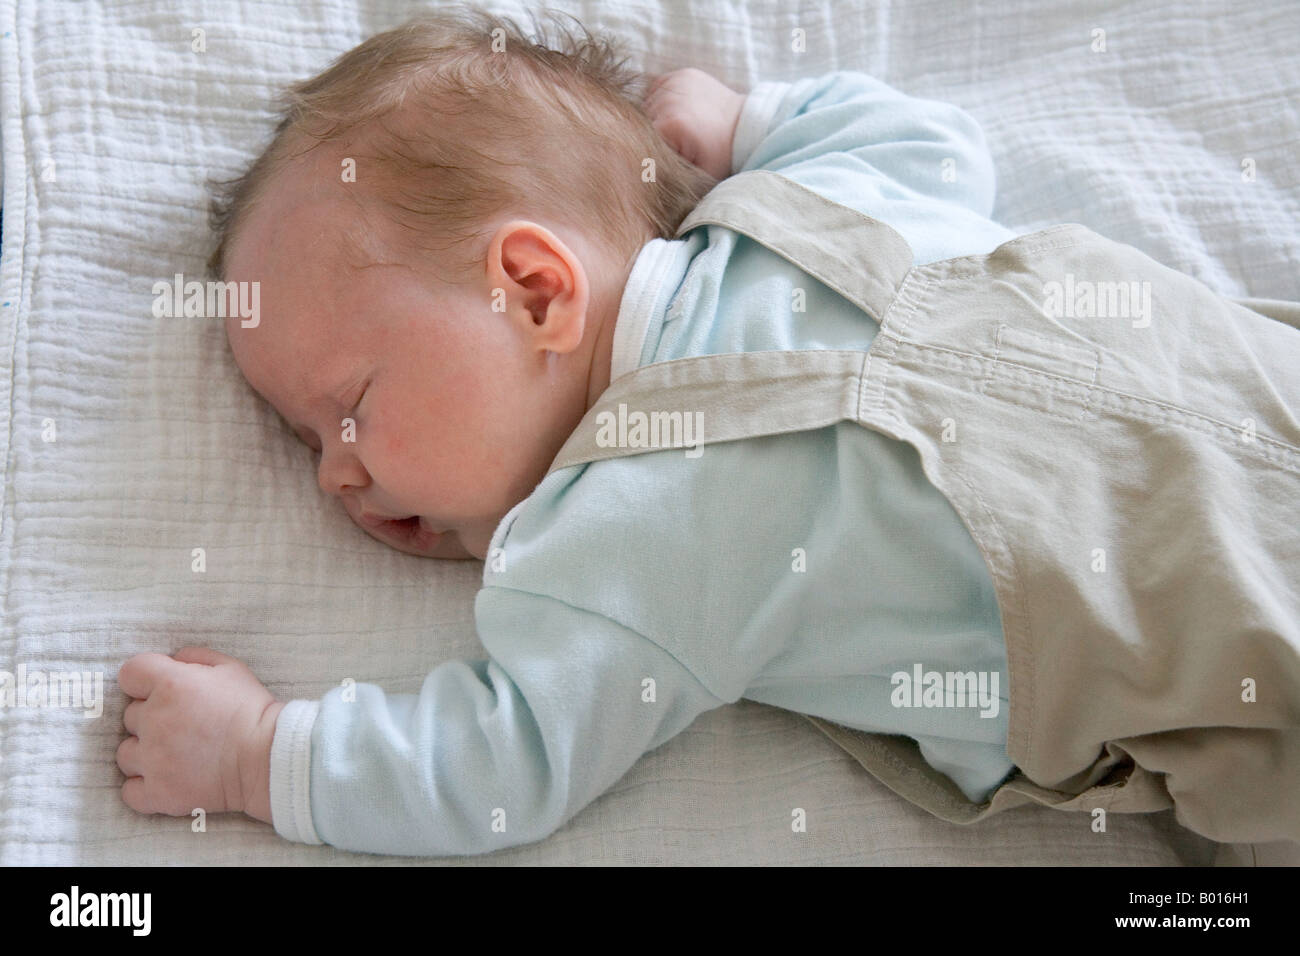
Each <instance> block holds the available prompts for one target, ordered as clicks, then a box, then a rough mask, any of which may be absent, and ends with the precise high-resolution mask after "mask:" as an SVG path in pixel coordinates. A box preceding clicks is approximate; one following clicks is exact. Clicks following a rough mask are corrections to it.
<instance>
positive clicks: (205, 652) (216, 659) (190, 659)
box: [172, 647, 243, 667]
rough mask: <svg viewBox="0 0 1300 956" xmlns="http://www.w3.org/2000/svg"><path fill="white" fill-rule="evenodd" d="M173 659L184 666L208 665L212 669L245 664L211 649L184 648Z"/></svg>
mask: <svg viewBox="0 0 1300 956" xmlns="http://www.w3.org/2000/svg"><path fill="white" fill-rule="evenodd" d="M172 657H173V658H175V659H176V660H178V661H180V662H182V663H184V664H207V665H208V666H210V667H216V666H217V665H218V664H242V663H243V661H240V660H238V659H236V658H234V657H230V656H228V655H226V654H222V653H221V652H220V651H214V650H213V649H212V648H210V647H182V648H181V649H180V650H179V651H177V652H176V653H175V654H173V655H172Z"/></svg>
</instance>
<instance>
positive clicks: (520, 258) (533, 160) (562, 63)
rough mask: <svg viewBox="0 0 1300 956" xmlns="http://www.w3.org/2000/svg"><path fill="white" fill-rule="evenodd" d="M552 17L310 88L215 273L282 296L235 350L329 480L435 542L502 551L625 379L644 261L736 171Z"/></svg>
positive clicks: (433, 547)
mask: <svg viewBox="0 0 1300 956" xmlns="http://www.w3.org/2000/svg"><path fill="white" fill-rule="evenodd" d="M533 28H534V32H535V33H537V34H538V37H539V42H537V43H534V42H532V41H531V40H530V39H529V37H528V36H527V35H526V34H525V33H524V31H523V30H522V29H521V28H520V27H519V26H517V25H516V24H515V23H513V22H512V21H509V20H504V19H500V18H497V17H493V16H491V15H489V14H486V13H483V12H481V11H477V10H471V9H466V10H458V11H454V12H445V11H444V12H439V13H437V14H434V15H432V16H428V17H425V18H422V19H420V20H417V21H415V22H413V23H410V24H408V25H406V26H404V27H401V28H399V29H397V30H393V31H391V32H388V33H384V34H381V35H379V36H376V37H373V38H371V39H370V40H368V41H366V42H365V43H363V44H362V45H361V46H359V47H357V48H356V49H354V50H352V51H350V52H349V53H347V54H345V55H344V56H342V57H341V58H340V59H338V60H337V61H336V62H335V63H334V64H333V65H332V66H331V67H330V68H329V69H328V70H326V71H325V72H324V73H322V74H321V75H319V76H317V77H314V78H312V79H310V80H307V81H305V82H303V83H299V84H297V85H296V86H294V87H292V88H291V89H290V90H289V92H288V94H287V98H286V99H287V105H286V109H285V112H284V118H283V121H282V122H281V123H280V125H279V128H278V129H277V132H276V135H275V138H274V139H273V141H272V142H271V144H270V146H269V147H268V148H267V149H266V151H265V152H264V153H263V154H262V155H261V156H260V157H259V158H258V159H257V160H256V161H255V162H254V163H253V164H252V166H251V167H250V168H249V170H248V171H247V172H246V173H245V174H244V175H243V176H242V177H240V178H239V179H237V180H234V181H232V182H230V183H227V184H225V188H224V189H223V193H222V195H221V197H220V198H219V199H218V200H217V201H216V202H215V203H214V208H213V225H214V228H215V229H216V230H217V232H218V234H219V244H218V246H217V249H216V251H215V252H214V253H213V255H212V257H211V259H210V260H209V271H210V272H211V274H212V275H213V276H215V277H216V278H219V279H222V280H224V281H227V282H245V281H248V282H252V281H256V282H259V283H260V290H259V291H260V302H259V306H260V309H259V311H260V322H259V323H258V324H257V325H256V326H254V327H251V328H244V327H243V326H242V324H241V322H240V321H239V319H238V317H235V318H232V319H230V320H228V321H227V325H226V329H227V334H228V337H229V340H230V346H231V350H232V351H233V353H234V356H235V361H236V362H237V363H238V364H239V367H240V369H241V370H242V371H243V373H244V376H245V377H246V378H247V380H248V382H249V383H250V384H251V385H252V387H253V388H254V389H256V390H257V391H258V392H259V393H260V394H261V395H262V396H263V397H264V398H266V399H267V400H268V401H269V402H270V403H271V404H272V405H273V406H274V407H275V408H276V409H277V411H279V412H280V414H281V415H282V416H283V417H284V418H285V420H286V421H287V422H288V423H289V424H290V426H291V427H292V428H293V429H294V431H295V432H296V433H297V434H298V436H299V437H300V438H301V439H302V440H303V441H304V442H306V443H307V444H309V445H310V446H312V447H313V448H314V449H316V450H317V451H318V452H319V453H320V461H319V469H318V470H319V479H320V486H321V488H322V489H323V490H324V491H325V492H327V493H329V494H331V495H337V496H339V497H340V498H341V499H342V502H343V504H344V507H345V508H346V509H347V512H348V514H349V515H350V516H351V517H352V519H353V520H354V521H356V522H357V523H358V524H359V525H361V526H362V527H363V528H365V529H366V531H368V532H369V533H370V534H372V535H373V536H375V537H376V538H378V539H379V540H381V541H383V542H385V543H386V544H389V545H391V546H393V547H395V548H398V549H399V550H402V551H406V552H409V553H413V554H420V555H426V556H431V557H450V558H464V557H477V558H483V557H484V556H485V554H486V551H487V548H488V545H489V542H490V540H491V536H492V533H493V531H494V530H495V529H496V526H497V524H499V523H500V521H501V519H502V518H503V517H504V516H505V514H506V512H507V511H509V510H510V509H511V508H512V507H514V505H516V504H517V503H518V502H520V501H521V500H523V499H524V498H525V497H527V496H528V495H529V494H530V493H531V492H532V490H533V489H534V488H535V487H536V485H537V483H538V482H539V481H541V479H542V478H543V477H544V475H545V473H546V470H547V468H548V467H549V465H550V463H551V461H552V460H553V459H554V457H555V454H556V453H557V452H558V451H559V449H560V446H561V445H562V444H563V443H564V441H565V439H566V438H567V437H568V436H569V434H570V433H571V432H572V431H573V430H574V429H575V428H576V427H577V425H578V423H579V422H580V421H581V419H582V416H583V415H584V414H585V412H586V410H587V409H588V407H590V405H591V404H592V403H593V402H594V401H595V399H596V398H597V397H598V396H599V395H600V393H601V392H602V391H603V390H604V388H605V387H606V385H607V384H608V382H609V370H610V354H611V353H610V347H611V344H612V340H613V334H614V322H615V318H616V316H617V313H618V308H619V305H620V302H621V297H622V292H623V287H624V285H625V284H626V281H627V277H628V273H629V272H630V270H631V266H632V263H633V261H634V260H635V258H636V255H637V253H638V251H639V250H640V248H641V247H642V246H643V245H644V244H645V243H646V242H647V241H649V240H650V239H651V238H654V237H663V238H671V237H672V235H673V232H674V230H675V229H676V227H677V225H678V224H679V223H680V222H681V220H682V219H683V218H684V217H685V216H686V214H687V213H688V212H689V211H690V210H691V208H692V207H693V206H694V205H695V204H696V203H697V202H698V201H699V199H700V197H701V196H702V195H703V194H704V193H705V192H706V191H707V190H708V189H709V188H710V187H711V186H712V185H713V182H714V180H713V179H711V178H710V177H709V176H708V175H707V174H705V173H703V172H702V171H701V170H699V169H697V168H696V167H694V166H692V165H690V164H689V163H687V162H686V161H685V160H683V159H681V158H680V157H679V156H677V154H676V153H674V152H673V150H672V149H671V148H670V147H669V146H668V144H667V143H666V142H665V141H664V140H663V139H662V138H661V137H660V136H659V135H658V133H656V131H655V130H654V128H653V126H652V125H651V122H650V120H649V118H648V117H647V116H646V115H645V113H644V111H643V110H642V109H641V107H640V105H639V104H640V89H641V84H642V83H643V82H644V79H645V77H644V76H643V75H641V74H639V73H636V72H634V71H632V70H629V69H626V68H625V67H624V66H623V60H622V59H620V58H618V56H617V54H618V50H617V47H616V46H614V45H613V44H612V43H611V42H610V41H608V40H607V39H604V38H599V37H595V38H593V37H592V36H591V35H590V34H589V33H587V32H586V31H585V30H583V29H582V28H581V27H580V26H579V27H578V28H577V29H576V31H570V30H567V29H565V28H564V27H563V26H560V27H559V31H558V32H559V36H558V38H556V39H555V40H552V39H549V38H547V37H546V36H545V33H544V30H543V29H542V28H541V27H540V26H539V24H538V22H537V21H536V19H534V22H533ZM649 160H652V161H653V165H651V164H650V163H649V162H647V161H649ZM646 169H652V170H653V176H652V177H651V176H644V177H643V172H644V171H645V170H646ZM647 180H650V181H647Z"/></svg>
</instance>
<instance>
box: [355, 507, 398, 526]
mask: <svg viewBox="0 0 1300 956" xmlns="http://www.w3.org/2000/svg"><path fill="white" fill-rule="evenodd" d="M357 520H358V521H360V522H361V523H362V524H363V525H365V526H366V527H367V528H378V527H379V526H380V525H383V524H385V523H386V522H389V521H399V520H401V519H399V518H389V517H386V516H384V515H373V514H371V513H370V512H368V511H363V512H361V514H359V515H357Z"/></svg>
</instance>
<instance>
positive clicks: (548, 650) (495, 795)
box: [310, 587, 727, 856]
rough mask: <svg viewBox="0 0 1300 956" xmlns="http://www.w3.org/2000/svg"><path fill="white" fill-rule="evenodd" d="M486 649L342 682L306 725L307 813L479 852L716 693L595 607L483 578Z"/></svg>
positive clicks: (338, 831) (436, 850) (591, 790)
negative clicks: (350, 694)
mask: <svg viewBox="0 0 1300 956" xmlns="http://www.w3.org/2000/svg"><path fill="white" fill-rule="evenodd" d="M475 616H476V621H477V624H478V631H479V633H480V635H482V636H483V641H484V646H485V647H486V648H487V650H488V653H489V654H490V655H491V657H490V659H489V660H486V661H448V662H446V663H444V664H442V665H440V666H438V667H437V668H435V669H434V670H433V671H432V672H431V673H430V674H429V675H428V676H427V677H426V678H425V681H424V685H423V686H422V688H421V689H420V692H419V694H385V693H384V692H383V691H382V690H380V689H379V688H378V687H375V686H374V685H370V684H358V685H356V686H355V688H354V689H355V692H356V693H355V696H356V699H355V700H354V701H348V700H345V699H344V695H343V691H342V689H337V690H334V691H332V692H330V693H329V694H327V695H326V696H325V698H324V699H323V700H322V701H321V704H320V710H319V713H318V715H317V717H316V720H315V722H314V724H313V726H312V734H311V737H312V745H311V762H312V766H311V772H310V791H311V794H310V798H311V822H312V824H313V825H314V828H315V830H316V833H317V834H318V835H319V837H320V839H321V840H323V841H324V842H326V843H329V844H332V845H334V846H337V847H342V848H344V849H348V850H358V851H364V852H372V853H393V854H406V855H420V856H449V855H457V856H459V855H468V854H477V853H487V852H490V851H493V850H498V849H501V848H503V847H509V846H515V845H518V844H524V843H531V842H533V841H536V840H541V839H543V838H545V837H546V836H548V835H549V834H551V833H553V832H554V831H556V830H558V829H559V828H560V827H561V826H563V825H564V824H565V823H566V822H567V821H568V820H569V819H570V818H571V817H573V816H574V815H575V814H577V813H578V811H579V810H581V809H582V808H583V807H585V806H586V805H587V804H588V803H590V802H591V801H592V800H594V799H595V798H596V797H598V796H599V795H600V794H601V793H603V792H604V791H605V790H607V789H608V788H609V787H610V786H611V785H613V784H614V783H616V782H617V781H618V780H619V778H620V777H622V776H623V775H624V774H625V773H626V772H627V771H628V769H629V768H631V767H632V765H633V764H634V763H636V761H637V760H638V759H639V758H640V757H641V756H642V755H643V754H644V753H646V752H647V751H649V750H652V749H654V748H655V747H657V746H659V745H660V744H662V743H664V742H665V741H667V740H668V739H670V738H671V737H673V736H675V735H676V734H678V733H680V732H681V731H682V730H684V729H686V727H688V726H689V725H690V723H691V722H692V721H693V720H694V719H695V718H696V716H697V715H699V714H700V713H702V712H704V711H707V710H711V709H713V708H715V707H720V706H722V705H723V704H724V703H727V702H726V701H724V700H721V699H719V698H717V697H715V696H714V695H713V694H711V693H710V692H709V691H708V690H707V689H706V688H705V687H704V686H702V685H701V683H700V682H699V681H698V680H697V679H696V678H695V676H694V675H693V674H692V673H691V671H689V670H687V669H686V668H685V667H684V666H682V664H680V663H679V662H678V661H677V660H676V659H675V658H674V657H672V656H671V655H670V654H668V653H667V652H666V651H664V650H663V649H661V648H660V647H659V646H658V645H656V644H654V643H653V642H652V641H650V640H647V639H646V638H643V637H641V636H640V635H638V634H636V633H633V632H632V631H630V630H628V629H626V628H624V627H621V626H620V625H618V624H616V623H614V622H613V621H611V620H609V619H608V618H605V617H603V616H601V615H598V614H593V613H590V612H587V611H584V610H582V609H580V608H575V607H571V606H569V605H567V604H564V603H563V602H560V601H556V600H554V599H552V598H548V597H544V596H541V595H536V594H529V593H525V592H522V591H517V590H511V589H507V588H502V587H485V588H484V589H482V590H481V591H480V592H479V594H478V597H477V599H476V603H475Z"/></svg>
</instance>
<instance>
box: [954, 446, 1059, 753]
mask: <svg viewBox="0 0 1300 956" xmlns="http://www.w3.org/2000/svg"><path fill="white" fill-rule="evenodd" d="M947 467H948V471H949V472H950V473H951V474H952V476H953V477H954V478H956V479H957V480H958V481H960V482H961V483H962V485H963V486H964V487H965V488H966V490H967V492H969V493H970V495H971V496H972V497H974V499H975V500H976V501H977V502H979V506H980V509H981V510H982V511H983V513H984V519H985V521H986V522H987V523H988V525H989V527H991V528H992V529H993V533H994V534H995V535H996V536H997V539H998V542H999V543H1000V544H1001V546H1002V553H1003V554H1005V555H1006V556H1007V559H1008V561H1009V563H1010V566H1011V567H1010V571H1011V587H1012V590H1013V591H1014V592H1015V595H1016V599H1017V601H1018V603H1019V604H1020V621H1021V627H1022V629H1023V631H1024V638H1025V643H1026V646H1025V647H1024V648H1022V649H1023V650H1025V651H1026V654H1025V655H1024V656H1022V657H1021V664H1022V665H1023V666H1024V667H1025V670H1027V671H1028V672H1029V675H1028V682H1029V692H1028V693H1027V694H1026V693H1025V689H1024V688H1023V687H1021V688H1020V689H1019V690H1020V695H1021V700H1024V699H1025V698H1028V702H1027V703H1028V706H1027V708H1025V709H1023V710H1022V711H1021V713H1020V716H1021V717H1022V719H1023V717H1024V715H1025V714H1026V713H1027V714H1028V715H1029V727H1028V728H1027V729H1026V732H1025V735H1026V748H1025V756H1026V759H1025V762H1026V763H1027V764H1029V765H1031V766H1032V765H1033V763H1034V742H1035V738H1034V735H1033V732H1032V728H1033V717H1034V715H1035V714H1036V713H1037V710H1036V707H1035V704H1036V701H1037V692H1038V671H1037V669H1036V667H1037V663H1038V662H1037V660H1036V659H1035V657H1034V654H1033V646H1034V641H1033V630H1032V629H1031V627H1030V620H1029V609H1028V608H1027V607H1026V606H1025V588H1024V584H1023V583H1022V582H1023V580H1024V576H1023V575H1022V574H1021V573H1020V567H1019V562H1017V560H1016V554H1015V552H1014V551H1013V550H1012V549H1011V548H1010V547H1009V546H1008V545H1007V536H1006V534H1004V533H1003V531H1002V526H1001V525H1000V524H998V520H997V517H996V516H995V515H994V513H993V510H992V509H991V508H990V507H989V506H988V503H987V502H985V500H984V499H983V498H982V497H980V493H979V491H977V490H976V488H975V486H974V485H972V484H971V483H970V482H969V481H967V480H966V476H965V475H963V474H962V472H961V470H960V469H959V468H957V467H955V466H954V465H952V464H951V463H947ZM977 543H978V542H977ZM985 563H986V564H987V563H989V562H988V559H987V558H985ZM1005 631H1006V622H1005V620H1004V621H1003V641H1005V640H1006V634H1005ZM1010 655H1011V651H1010V650H1009V649H1008V650H1007V658H1008V659H1007V680H1008V683H1010V682H1011V663H1010ZM1011 700H1012V692H1011V691H1008V692H1007V706H1008V707H1010V706H1011ZM1007 731H1008V733H1010V721H1009V720H1008V728H1007Z"/></svg>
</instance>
